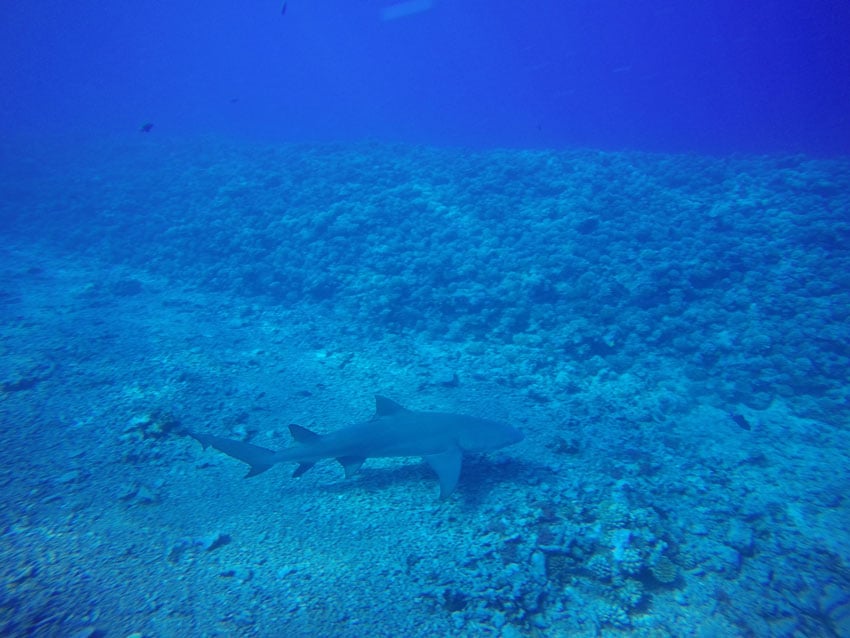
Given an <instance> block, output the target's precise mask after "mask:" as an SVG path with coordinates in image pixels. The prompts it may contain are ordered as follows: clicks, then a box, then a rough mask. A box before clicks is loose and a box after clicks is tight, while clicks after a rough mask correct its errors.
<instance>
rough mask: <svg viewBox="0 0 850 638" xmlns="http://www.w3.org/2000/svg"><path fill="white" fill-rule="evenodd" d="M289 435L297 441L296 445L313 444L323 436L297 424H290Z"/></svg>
mask: <svg viewBox="0 0 850 638" xmlns="http://www.w3.org/2000/svg"><path fill="white" fill-rule="evenodd" d="M289 433H290V434H291V435H292V438H293V439H295V442H296V443H313V442H315V441H318V440H319V439H321V438H322V436H321V434H316V433H315V432H311V431H310V430H308V429H307V428H305V427H303V426H300V425H296V424H295V423H290V424H289Z"/></svg>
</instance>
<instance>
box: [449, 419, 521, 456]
mask: <svg viewBox="0 0 850 638" xmlns="http://www.w3.org/2000/svg"><path fill="white" fill-rule="evenodd" d="M459 419H460V421H461V422H460V423H458V425H459V426H460V427H459V431H460V435H459V436H458V440H457V443H458V445H459V446H460V449H462V450H463V451H464V452H489V451H491V450H498V449H500V448H503V447H506V446H508V445H513V444H514V443H519V442H520V441H522V440H523V438H525V435H524V434H523V433H522V432H520V431H519V430H517V429H516V428H515V427H513V426H511V425H508V424H507V423H502V422H500V421H490V420H489V419H479V418H477V417H473V416H460V415H459Z"/></svg>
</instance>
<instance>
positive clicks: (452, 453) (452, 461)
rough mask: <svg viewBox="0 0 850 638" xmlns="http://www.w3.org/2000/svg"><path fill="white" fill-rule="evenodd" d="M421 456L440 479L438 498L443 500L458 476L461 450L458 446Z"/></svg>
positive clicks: (450, 491)
mask: <svg viewBox="0 0 850 638" xmlns="http://www.w3.org/2000/svg"><path fill="white" fill-rule="evenodd" d="M423 458H424V459H425V460H426V461H427V462H428V465H430V466H431V469H433V470H434V471H435V472H436V473H437V478H438V479H439V480H440V500H443V499H444V498H446V497H448V496H449V494H451V493H452V492H454V490H455V486H456V485H457V480H458V478H459V477H460V466H461V463H462V462H463V452H461V451H460V448H457V447H454V448H452V449H450V450H448V451H446V452H442V453H440V454H432V455H431V456H425V457H423Z"/></svg>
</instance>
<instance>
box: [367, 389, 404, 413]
mask: <svg viewBox="0 0 850 638" xmlns="http://www.w3.org/2000/svg"><path fill="white" fill-rule="evenodd" d="M399 412H408V409H407V408H405V407H404V406H402V405H399V404H398V403H396V402H395V401H393V400H392V399H388V398H387V397H382V396H381V395H380V394H376V395H375V416H376V417H378V416H390V415H392V414H398V413H399Z"/></svg>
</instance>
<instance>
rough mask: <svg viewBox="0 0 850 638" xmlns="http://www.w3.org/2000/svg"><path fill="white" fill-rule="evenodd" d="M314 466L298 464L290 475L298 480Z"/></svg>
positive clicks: (312, 464) (311, 464)
mask: <svg viewBox="0 0 850 638" xmlns="http://www.w3.org/2000/svg"><path fill="white" fill-rule="evenodd" d="M314 465H315V463H299V464H298V467H296V468H295V471H294V472H293V473H292V478H298V477H299V476H301V475H302V474H304V472H306V471H307V470H309V469H310V468H311V467H313V466H314Z"/></svg>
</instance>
